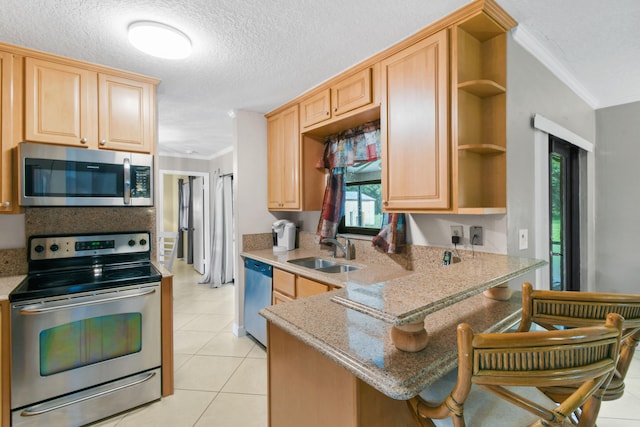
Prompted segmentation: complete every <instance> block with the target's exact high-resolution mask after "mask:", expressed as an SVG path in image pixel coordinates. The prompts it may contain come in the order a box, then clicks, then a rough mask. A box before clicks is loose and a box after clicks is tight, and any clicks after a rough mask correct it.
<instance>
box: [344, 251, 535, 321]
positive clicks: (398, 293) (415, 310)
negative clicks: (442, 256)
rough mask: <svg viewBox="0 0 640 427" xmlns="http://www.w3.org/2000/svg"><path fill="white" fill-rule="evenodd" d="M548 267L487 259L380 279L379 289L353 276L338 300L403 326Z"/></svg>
mask: <svg viewBox="0 0 640 427" xmlns="http://www.w3.org/2000/svg"><path fill="white" fill-rule="evenodd" d="M545 264H546V261H541V260H536V259H530V258H516V257H511V256H507V255H497V254H482V255H479V256H477V257H475V258H469V259H466V260H464V261H462V262H458V263H455V264H451V265H447V266H442V265H434V266H432V268H430V269H428V271H423V272H419V273H414V274H410V275H404V276H400V277H396V278H392V279H387V280H384V279H380V280H379V281H378V282H377V283H374V284H370V283H368V282H364V283H363V282H361V281H359V280H358V278H356V277H349V280H348V283H347V286H346V292H345V293H344V294H341V295H335V296H334V297H333V301H335V302H336V303H338V304H342V305H344V306H346V307H349V308H352V309H354V310H357V311H360V312H362V313H365V314H367V315H369V316H372V317H375V318H377V319H380V320H383V321H385V322H388V323H391V324H393V325H395V326H402V325H405V324H408V323H412V322H416V321H419V320H421V319H424V317H425V316H427V315H428V314H430V313H433V312H436V311H438V310H441V309H442V308H443V307H448V306H450V305H452V304H455V303H457V302H459V301H462V300H465V299H467V298H469V297H471V296H474V295H477V294H479V293H481V292H483V291H485V290H487V289H490V288H492V287H494V286H497V285H500V284H503V283H506V282H508V281H509V280H511V279H513V278H515V277H518V276H520V275H522V274H524V273H526V272H528V271H532V270H535V269H537V268H539V267H542V266H543V265H545Z"/></svg>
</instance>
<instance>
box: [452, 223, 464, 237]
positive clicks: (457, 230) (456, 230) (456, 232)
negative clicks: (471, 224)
mask: <svg viewBox="0 0 640 427" xmlns="http://www.w3.org/2000/svg"><path fill="white" fill-rule="evenodd" d="M453 236H458V237H459V238H460V240H462V226H461V225H452V226H451V237H453Z"/></svg>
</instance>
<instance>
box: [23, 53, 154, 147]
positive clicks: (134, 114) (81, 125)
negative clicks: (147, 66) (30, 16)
mask: <svg viewBox="0 0 640 427" xmlns="http://www.w3.org/2000/svg"><path fill="white" fill-rule="evenodd" d="M25 85H26V87H25V94H26V98H25V140H27V141H33V142H41V143H52V144H61V145H69V146H76V147H88V148H101V149H110V150H120V151H138V152H144V153H149V152H152V151H153V146H154V143H153V142H154V126H155V124H154V120H155V108H154V103H155V89H154V85H152V84H149V83H146V82H139V81H136V80H132V79H128V78H123V77H118V76H113V75H109V74H105V73H98V72H96V71H92V70H88V69H86V68H83V67H79V66H78V67H76V66H74V65H70V64H66V63H58V62H54V61H48V60H44V59H38V58H26V59H25Z"/></svg>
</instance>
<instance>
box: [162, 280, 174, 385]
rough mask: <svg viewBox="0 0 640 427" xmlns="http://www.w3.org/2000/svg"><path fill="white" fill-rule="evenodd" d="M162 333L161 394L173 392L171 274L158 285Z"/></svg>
mask: <svg viewBox="0 0 640 427" xmlns="http://www.w3.org/2000/svg"><path fill="white" fill-rule="evenodd" d="M160 287H161V289H160V298H161V299H160V316H161V321H160V323H161V334H162V350H161V352H162V396H163V397H166V396H170V395H172V394H173V390H174V383H173V276H164V277H163V278H162V283H161V285H160Z"/></svg>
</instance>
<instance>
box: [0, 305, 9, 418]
mask: <svg viewBox="0 0 640 427" xmlns="http://www.w3.org/2000/svg"><path fill="white" fill-rule="evenodd" d="M9 313H10V311H9V301H8V300H4V301H0V426H2V427H5V426H6V427H9V425H11V400H10V399H9V396H10V394H9V393H10V392H11V387H10V384H11V376H10V375H11V372H10V370H11V366H10V365H9V357H8V355H9V354H11V347H10V346H11V339H10V333H11V331H10V330H9Z"/></svg>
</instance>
